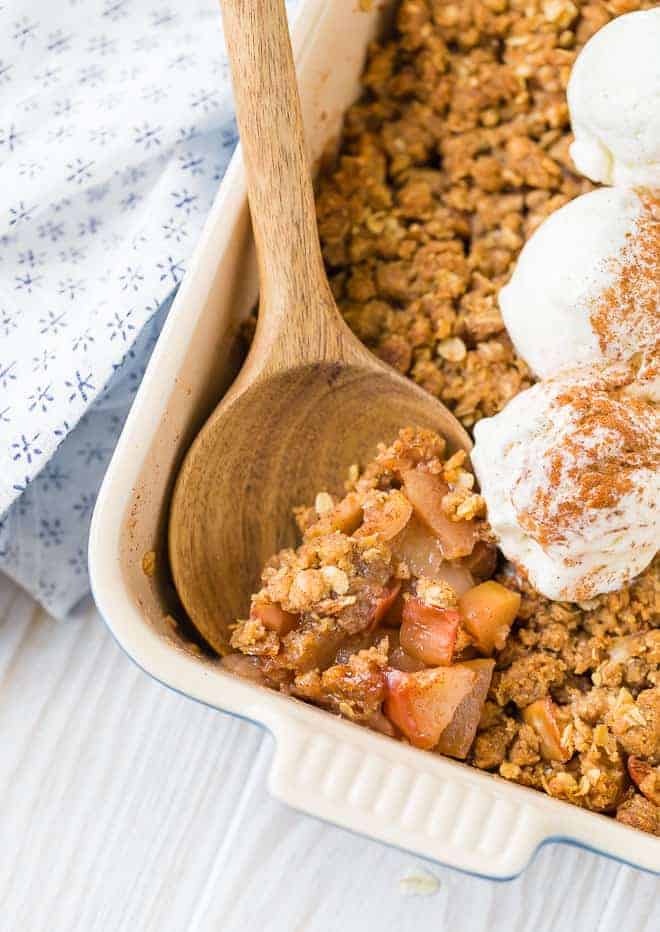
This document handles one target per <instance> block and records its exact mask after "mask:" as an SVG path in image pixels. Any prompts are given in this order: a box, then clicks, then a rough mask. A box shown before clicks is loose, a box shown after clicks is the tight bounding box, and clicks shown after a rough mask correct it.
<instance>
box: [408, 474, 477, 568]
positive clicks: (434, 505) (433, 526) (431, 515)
mask: <svg viewBox="0 0 660 932" xmlns="http://www.w3.org/2000/svg"><path fill="white" fill-rule="evenodd" d="M402 478H403V491H404V492H405V493H406V496H407V498H408V499H409V500H410V501H411V502H412V506H413V508H414V511H415V514H416V515H417V517H418V518H419V519H420V521H422V523H423V524H425V525H426V527H428V529H429V530H430V531H431V532H432V533H433V534H435V536H436V537H437V538H438V541H439V542H440V546H441V548H442V555H443V556H444V558H445V559H446V560H457V559H458V558H459V557H466V556H468V554H470V553H472V548H473V547H474V545H475V543H476V542H477V535H478V525H477V523H476V522H475V521H452V520H451V518H450V517H449V516H448V515H446V514H445V512H444V511H443V508H442V499H443V498H444V496H445V495H446V494H447V493H448V492H449V486H448V485H447V483H446V482H445V481H444V479H441V478H440V476H436V475H433V473H430V472H425V471H424V470H423V469H406V470H405V472H403V474H402Z"/></svg>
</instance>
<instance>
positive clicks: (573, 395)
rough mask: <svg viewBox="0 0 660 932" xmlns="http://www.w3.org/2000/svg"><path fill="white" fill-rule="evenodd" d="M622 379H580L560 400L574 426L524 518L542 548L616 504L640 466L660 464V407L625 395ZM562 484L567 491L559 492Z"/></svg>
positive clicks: (553, 457)
mask: <svg viewBox="0 0 660 932" xmlns="http://www.w3.org/2000/svg"><path fill="white" fill-rule="evenodd" d="M612 372H614V370H612ZM621 381H622V380H621V378H620V377H619V378H617V377H616V376H615V375H612V376H611V379H610V381H609V383H608V380H607V379H606V378H603V379H602V380H601V381H600V382H598V381H597V382H596V383H595V384H593V383H591V384H589V382H588V381H587V382H586V384H582V383H578V384H577V385H575V386H573V387H572V388H571V389H570V390H565V391H562V392H560V393H558V394H557V396H556V398H555V404H556V405H558V406H559V407H563V408H567V409H568V411H567V413H568V416H569V417H570V420H571V422H572V429H571V431H570V434H569V435H568V436H563V437H562V440H561V448H560V449H558V450H556V451H554V452H553V453H552V455H551V456H550V458H549V462H548V477H549V483H548V485H547V487H546V488H543V489H539V490H538V492H537V494H536V496H535V499H534V503H533V506H532V507H531V508H530V509H529V510H528V511H526V512H525V513H524V514H523V515H522V516H521V523H522V525H523V527H526V528H527V529H528V530H530V531H532V532H533V533H534V535H535V536H536V537H537V539H538V540H539V543H540V544H541V545H542V546H547V545H549V544H551V543H558V542H560V541H563V540H565V538H566V534H567V533H568V532H569V531H571V530H572V529H577V528H578V527H579V525H580V524H581V523H582V522H584V521H585V520H587V521H588V520H589V513H590V512H592V511H594V510H596V511H599V510H601V509H612V508H616V506H617V504H618V503H619V502H620V501H621V499H622V498H623V496H625V495H627V494H629V493H630V492H632V491H633V490H634V489H635V487H636V483H635V482H634V481H633V479H632V475H633V474H634V473H637V472H638V470H640V469H648V470H653V469H658V468H660V463H659V462H658V439H657V438H658V429H659V428H660V423H659V421H658V412H657V409H656V408H655V407H654V406H652V405H650V404H649V403H648V402H645V401H643V400H639V399H635V398H630V397H628V396H626V395H625V394H622V393H621ZM562 487H563V488H566V489H567V490H568V492H567V494H565V495H562V494H561V493H558V490H560V489H561V488H562Z"/></svg>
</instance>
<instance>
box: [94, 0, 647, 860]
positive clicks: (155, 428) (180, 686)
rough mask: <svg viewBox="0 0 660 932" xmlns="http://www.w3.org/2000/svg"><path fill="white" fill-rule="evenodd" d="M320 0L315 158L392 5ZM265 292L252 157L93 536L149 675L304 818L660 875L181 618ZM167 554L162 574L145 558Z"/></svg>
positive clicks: (621, 846) (174, 329) (456, 855)
mask: <svg viewBox="0 0 660 932" xmlns="http://www.w3.org/2000/svg"><path fill="white" fill-rule="evenodd" d="M359 6H360V4H358V3H357V0H307V2H306V3H305V4H304V6H303V9H302V10H301V13H300V15H299V16H298V19H297V22H296V24H295V27H294V30H293V31H294V47H295V50H296V59H297V62H298V66H299V75H300V82H301V90H302V96H303V110H304V117H305V125H306V129H307V133H308V140H309V146H310V152H311V155H312V158H313V160H316V159H318V158H319V157H320V155H321V153H322V152H323V150H324V149H325V148H326V146H327V145H328V143H329V142H330V141H331V140H333V139H336V138H337V137H338V135H339V131H340V126H341V118H342V114H343V112H344V110H345V109H346V107H347V106H348V104H350V103H351V102H352V101H353V100H354V99H355V97H356V95H357V93H358V87H359V84H358V79H359V75H360V72H361V69H362V65H363V62H364V57H365V49H366V45H367V43H368V41H369V39H370V38H371V37H373V36H374V35H375V34H376V33H377V32H378V31H379V30H380V29H382V28H385V22H384V20H385V18H386V14H387V10H385V11H383V10H381V9H380V8H378V9H377V8H376V4H374V8H373V9H372V10H371V11H370V12H363V11H361V10H360V9H358V7H359ZM365 6H368V4H365ZM256 294H257V282H256V268H255V262H254V255H253V247H252V241H251V234H250V229H249V220H248V211H247V203H246V196H245V188H244V183H243V172H242V164H241V157H240V153H237V154H236V156H235V157H234V159H233V161H232V164H231V166H230V169H229V171H228V173H227V176H226V178H225V180H224V182H223V184H222V187H221V188H220V191H219V193H218V196H217V199H216V201H215V204H214V207H213V209H212V211H211V214H210V216H209V219H208V222H207V224H206V227H205V230H204V233H203V235H202V238H201V240H200V242H199V245H198V247H197V250H196V252H195V255H194V258H193V260H192V262H191V264H190V267H189V270H188V273H187V275H186V277H185V281H184V283H183V285H182V286H181V289H180V291H179V294H178V296H177V299H176V301H175V303H174V306H173V307H172V310H171V311H170V315H169V319H168V321H167V323H166V325H165V328H164V330H163V333H162V336H161V338H160V340H159V343H158V346H157V347H156V349H155V351H154V354H153V357H152V359H151V363H150V365H149V368H148V370H147V373H146V375H145V378H144V381H143V384H142V387H141V388H140V391H139V393H138V396H137V398H136V401H135V404H134V406H133V410H132V412H131V414H130V417H129V419H128V421H127V423H126V426H125V428H124V431H123V433H122V436H121V439H120V441H119V444H118V445H117V449H116V452H115V455H114V457H113V459H112V463H111V465H110V468H109V470H108V473H107V476H106V478H105V482H104V483H103V487H102V489H101V493H100V495H99V499H98V503H97V506H96V511H95V514H94V519H93V522H92V531H91V540H90V569H91V577H92V586H93V591H94V596H95V598H96V602H97V605H98V607H99V610H100V611H101V614H102V615H103V617H104V618H105V620H106V622H107V624H108V626H109V627H110V629H111V631H112V632H113V634H114V636H115V637H116V638H117V640H118V641H119V643H120V644H121V645H122V647H123V648H124V649H125V650H126V652H127V653H128V654H129V655H130V656H131V657H132V658H133V660H134V661H135V662H136V663H137V664H139V665H140V666H141V667H142V668H143V669H144V670H145V671H146V672H147V673H149V674H151V675H152V676H154V677H155V678H156V679H158V680H160V681H161V682H162V683H164V684H166V685H168V686H171V687H172V688H173V689H177V690H178V691H180V692H182V693H185V694H186V695H188V696H190V697H192V698H194V699H197V700H199V701H201V702H205V703H207V704H208V705H211V706H214V707H216V708H218V709H223V710H225V711H227V712H231V713H233V714H236V715H241V716H244V717H246V718H249V719H252V720H254V721H255V722H259V723H261V724H263V725H264V726H266V727H267V728H268V729H270V731H272V733H273V735H274V737H275V754H274V759H273V763H272V767H271V771H270V779H269V786H270V790H271V792H272V793H273V795H274V796H276V797H278V798H279V799H281V800H284V801H285V802H287V803H289V804H290V805H292V806H295V807H296V808H298V809H301V810H304V811H305V812H309V813H311V814H313V815H316V816H319V817H321V818H323V819H327V820H328V821H331V822H335V823H337V824H338V825H342V826H345V827H347V828H350V829H353V830H355V831H358V832H363V833H364V834H366V835H369V836H371V837H373V838H376V839H379V840H381V841H385V842H388V843H390V844H394V845H397V846H400V847H402V848H406V849H408V850H410V851H412V852H415V853H417V854H420V855H425V856H427V857H430V858H434V859H437V860H438V861H441V862H443V863H445V864H450V865H453V866H455V867H458V868H462V869H464V870H468V871H473V872H476V873H479V874H483V875H487V876H489V877H496V878H508V877H512V876H515V875H516V874H518V873H519V872H520V871H521V870H522V869H523V868H524V867H525V865H526V864H527V863H528V862H529V860H530V858H531V857H532V855H533V854H534V852H535V850H536V849H537V848H538V846H539V845H540V844H542V843H543V842H545V841H548V840H556V839H565V840H571V841H573V842H576V843H578V844H581V845H584V846H586V847H589V848H592V849H595V850H598V851H600V852H603V853H606V854H609V855H611V856H614V857H616V858H619V859H621V860H623V861H627V862H629V863H631V864H635V865H638V866H640V867H644V868H646V869H648V870H653V871H657V872H660V840H659V839H656V838H653V837H651V836H649V835H644V834H642V833H641V832H636V831H634V830H632V829H630V828H627V827H625V826H623V825H621V824H619V823H617V822H615V821H614V820H613V819H610V818H606V817H604V816H600V815H596V814H593V813H589V812H586V811H583V810H580V809H577V808H575V807H572V806H570V805H568V804H565V803H562V802H558V801H556V800H552V799H550V798H548V797H546V796H544V795H542V794H540V793H537V792H535V791H533V790H527V789H524V788H522V787H519V786H516V785H515V784H512V783H507V782H505V781H504V780H501V779H499V778H496V777H493V776H491V775H489V774H486V773H482V772H479V771H477V770H474V769H472V768H469V767H467V766H465V765H463V764H460V763H457V762H454V761H451V760H448V759H445V758H441V757H439V756H436V755H433V754H430V753H427V752H422V751H418V750H415V749H413V748H411V747H409V746H407V745H405V744H401V743H398V742H396V741H393V740H391V739H389V738H385V737H383V736H380V735H377V734H375V733H373V732H370V731H368V730H367V729H364V728H359V727H357V726H355V725H353V724H351V723H349V722H347V721H344V720H340V719H337V718H335V717H333V716H331V715H329V714H327V713H325V712H321V711H319V710H317V709H315V708H313V707H311V706H308V705H305V704H303V703H301V702H298V701H295V700H293V699H289V698H286V697H284V696H281V695H279V694H277V693H274V692H271V691H268V690H266V689H263V688H260V687H258V686H255V685H252V684H250V683H247V682H244V681H241V680H239V679H236V678H234V677H232V676H230V675H228V674H226V673H223V672H221V671H220V669H219V668H218V665H217V662H215V661H213V660H211V659H208V658H205V657H204V656H202V655H201V653H200V652H199V651H198V650H196V649H195V647H194V645H192V644H191V643H190V642H189V641H187V640H186V639H185V637H183V636H181V635H180V634H179V633H178V632H177V629H175V628H174V627H173V626H172V624H171V622H170V621H168V619H167V618H166V616H167V615H168V614H176V598H175V595H174V592H173V590H172V587H171V583H170V582H169V580H168V576H167V572H166V566H165V562H166V561H165V557H164V554H165V535H164V530H165V524H166V516H167V507H168V499H169V493H170V490H171V485H172V481H173V477H174V476H175V474H176V470H177V467H178V465H179V463H180V461H181V458H182V456H183V454H184V453H185V451H186V449H187V448H188V446H189V444H190V442H191V440H192V438H193V437H194V435H195V433H196V431H197V430H198V429H199V427H200V426H201V424H202V423H203V422H204V419H205V417H206V415H207V414H208V413H210V411H211V410H212V409H213V407H214V406H215V404H216V403H217V401H218V399H219V398H220V396H221V394H222V391H223V390H224V389H225V388H226V387H227V385H228V384H229V382H230V381H231V379H232V378H233V375H234V374H235V372H236V368H237V366H238V365H239V364H240V349H239V342H238V339H237V332H238V327H239V325H240V322H241V321H242V320H243V319H244V317H245V315H246V314H247V313H248V312H249V310H250V308H251V307H252V306H253V304H254V301H255V298H256ZM150 550H155V551H156V553H157V563H156V572H155V574H154V575H153V576H151V577H147V576H146V575H145V574H144V572H143V570H142V557H143V555H144V554H145V553H146V552H147V551H150Z"/></svg>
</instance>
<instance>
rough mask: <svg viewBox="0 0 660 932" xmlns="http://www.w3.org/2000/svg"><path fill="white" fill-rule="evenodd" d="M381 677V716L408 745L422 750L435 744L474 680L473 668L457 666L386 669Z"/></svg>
mask: <svg viewBox="0 0 660 932" xmlns="http://www.w3.org/2000/svg"><path fill="white" fill-rule="evenodd" d="M385 676H386V679H387V697H386V699H385V702H384V704H383V711H384V712H385V715H386V716H387V717H388V718H389V720H390V721H391V722H393V724H395V725H396V726H397V728H398V729H399V730H400V731H401V732H403V734H404V735H405V737H406V738H407V739H408V741H410V743H411V744H412V745H414V746H415V747H417V748H422V749H424V750H430V749H431V748H434V747H435V746H436V744H437V743H438V740H439V738H440V735H441V734H442V732H443V731H444V730H445V728H446V727H447V725H448V724H449V722H450V721H451V719H452V717H453V715H454V713H455V711H456V709H457V708H458V706H459V705H460V703H461V702H462V701H463V699H464V698H465V697H466V696H467V695H468V693H469V692H470V690H471V689H472V687H473V685H474V682H475V680H476V674H475V673H474V671H473V670H469V669H467V668H466V667H464V666H460V665H456V666H454V667H437V668H436V669H435V670H420V671H419V672H418V673H403V672H402V671H401V670H392V669H388V670H387V671H386V674H385Z"/></svg>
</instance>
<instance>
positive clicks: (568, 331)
mask: <svg viewBox="0 0 660 932" xmlns="http://www.w3.org/2000/svg"><path fill="white" fill-rule="evenodd" d="M658 55H659V57H660V46H659V47H658ZM499 304H500V309H501V311H502V317H503V318H504V323H505V324H506V328H507V330H508V331H509V335H510V336H511V339H512V340H513V343H514V345H515V347H516V350H517V351H518V353H519V355H520V356H522V358H523V359H524V360H525V361H526V362H527V364H528V365H529V366H530V367H531V369H532V370H533V371H534V372H535V373H536V375H538V376H539V377H541V378H545V377H547V376H550V375H554V374H556V373H557V372H559V371H561V370H563V369H568V368H573V367H575V366H580V365H584V364H590V363H593V362H597V361H603V360H608V359H609V360H617V359H624V360H625V359H628V358H630V357H632V356H633V355H635V354H636V353H640V352H641V353H650V352H651V351H652V349H653V347H654V346H655V345H656V344H657V342H658V340H659V339H660V197H659V196H658V195H657V194H654V193H653V192H650V191H644V190H636V189H633V188H626V187H621V188H600V189H599V190H597V191H591V192H590V193H589V194H583V195H581V196H580V197H577V198H575V200H573V201H570V202H569V203H568V204H565V205H564V206H563V207H562V208H560V209H559V210H557V211H555V213H553V214H551V215H550V216H549V217H548V218H547V220H545V221H544V222H543V223H542V224H541V226H540V227H539V228H538V229H537V230H536V232H535V233H534V234H533V236H532V237H531V238H530V239H529V241H528V242H527V243H526V245H525V247H524V249H523V250H522V252H521V254H520V257H519V259H518V263H517V265H516V267H515V270H514V272H513V276H512V278H511V280H510V282H509V284H508V285H506V286H505V287H504V288H502V290H501V291H500V294H499Z"/></svg>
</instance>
